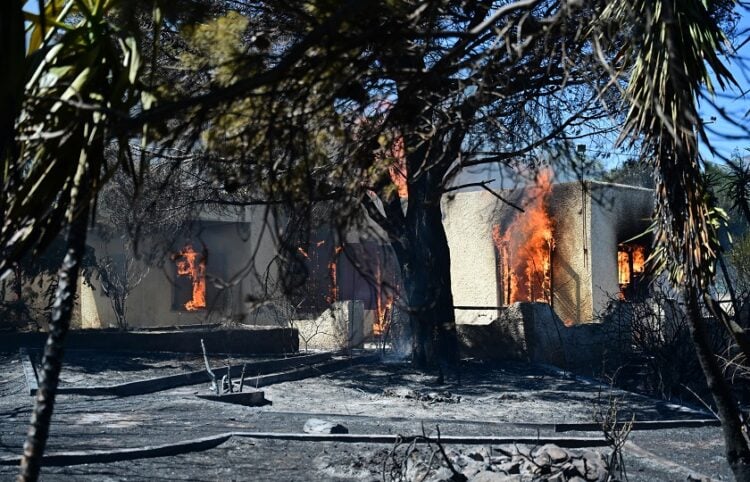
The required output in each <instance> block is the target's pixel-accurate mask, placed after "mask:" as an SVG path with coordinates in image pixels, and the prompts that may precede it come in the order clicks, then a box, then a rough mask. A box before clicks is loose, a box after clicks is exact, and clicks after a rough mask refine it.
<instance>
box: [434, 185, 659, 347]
mask: <svg viewBox="0 0 750 482" xmlns="http://www.w3.org/2000/svg"><path fill="white" fill-rule="evenodd" d="M500 197H502V200H501V199H499V198H498V197H496V196H493V195H492V194H491V193H489V192H485V191H479V192H462V193H457V194H456V195H454V196H452V197H451V198H450V199H448V200H447V201H446V202H445V204H444V213H445V214H444V224H445V228H446V232H447V235H448V239H449V244H450V248H451V277H452V283H453V298H454V304H455V306H456V311H455V315H456V320H457V323H459V325H462V326H460V328H461V329H460V330H459V331H461V332H463V333H464V334H466V338H467V340H466V343H467V344H468V345H472V344H473V345H476V344H477V343H479V342H480V341H479V340H482V339H484V340H485V342H486V341H487V340H488V338H487V337H488V336H493V337H495V338H502V339H505V340H510V341H509V343H510V344H509V345H508V346H506V347H505V348H499V351H501V352H502V351H506V352H513V353H515V354H516V355H517V356H524V357H531V358H534V357H535V355H534V352H536V354H537V355H538V356H536V357H537V358H539V357H542V358H544V359H546V360H549V358H550V356H551V355H550V353H549V352H550V351H554V350H551V349H550V346H549V345H550V344H554V345H557V346H558V348H561V347H559V345H560V344H561V342H562V340H563V339H564V338H566V337H572V338H578V339H580V338H581V337H583V338H587V339H588V340H589V341H592V342H593V340H594V339H595V338H596V337H597V336H598V335H597V334H598V333H599V332H600V331H601V330H600V326H599V325H600V323H598V322H599V321H600V314H601V313H602V312H604V310H605V309H606V308H607V307H608V306H610V305H611V303H612V302H613V301H615V300H618V299H629V298H633V297H637V296H642V295H643V294H644V290H645V287H646V286H647V284H648V283H647V280H646V279H645V276H646V272H645V269H644V265H645V260H646V259H647V256H648V248H649V246H650V240H649V239H647V238H646V237H643V236H641V235H642V234H643V233H644V232H646V231H647V229H648V227H649V225H650V219H651V213H652V210H653V192H652V191H651V190H649V189H644V188H639V187H634V186H625V185H619V184H609V183H602V182H594V181H587V182H585V183H579V182H570V183H559V184H552V183H551V180H550V178H549V177H548V176H547V175H546V174H544V173H543V174H542V175H540V176H539V177H538V179H537V183H536V184H535V185H532V186H531V187H528V188H525V189H518V190H513V191H503V192H501V193H500ZM518 208H520V209H522V210H523V211H521V210H519V209H518ZM490 326H493V327H494V328H492V329H490V328H489V327H490ZM483 327H485V328H486V329H485V328H483ZM568 327H576V329H571V330H568V329H566V328H568ZM584 332H586V333H585V334H583V333H584ZM492 333H494V334H492ZM582 334H583V335H582ZM472 339H473V341H472ZM569 345H570V346H569V347H568V349H573V350H575V348H574V346H575V345H576V344H575V343H573V342H571V343H569ZM521 352H523V353H521ZM543 352H544V354H543V355H542V353H543ZM553 358H554V357H553ZM551 361H557V362H559V360H551Z"/></svg>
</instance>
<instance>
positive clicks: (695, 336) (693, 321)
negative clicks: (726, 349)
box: [684, 286, 750, 481]
mask: <svg viewBox="0 0 750 482" xmlns="http://www.w3.org/2000/svg"><path fill="white" fill-rule="evenodd" d="M684 296H685V301H686V303H687V319H688V324H689V327H690V336H691V338H692V341H693V344H694V346H695V351H696V354H697V355H698V361H699V362H700V365H701V368H702V369H703V374H704V375H705V377H706V383H707V384H708V389H709V391H710V392H711V396H712V397H713V399H714V403H715V404H716V409H717V411H718V414H719V417H720V419H721V428H722V431H723V433H724V444H725V445H726V447H725V449H726V453H727V461H728V462H729V466H730V468H731V469H732V473H733V474H734V477H735V479H736V480H738V481H750V448H749V447H748V441H747V439H746V438H745V435H744V433H743V429H742V421H741V416H740V412H739V409H738V407H737V403H736V401H735V399H734V396H733V395H732V392H731V390H730V388H729V384H728V383H727V381H726V379H725V378H724V374H723V373H722V370H721V368H720V367H719V362H718V360H717V359H716V354H715V353H714V351H713V348H712V347H711V345H710V343H709V336H708V332H707V330H706V326H705V322H704V321H703V315H702V313H701V309H700V304H699V299H700V297H699V294H698V289H697V288H696V287H692V286H686V287H685V289H684Z"/></svg>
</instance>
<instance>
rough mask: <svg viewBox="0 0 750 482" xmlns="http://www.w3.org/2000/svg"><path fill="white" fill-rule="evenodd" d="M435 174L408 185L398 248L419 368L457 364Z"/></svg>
mask: <svg viewBox="0 0 750 482" xmlns="http://www.w3.org/2000/svg"><path fill="white" fill-rule="evenodd" d="M433 176H434V175H433V174H429V173H428V174H424V175H422V176H420V177H419V178H417V179H414V180H413V181H412V182H410V183H409V200H408V210H407V213H406V216H405V219H404V238H405V242H406V245H407V246H408V247H409V248H408V249H405V250H396V253H397V256H398V257H399V263H400V265H401V273H402V278H403V280H402V281H403V287H404V293H405V295H406V301H407V306H408V311H409V319H410V322H411V328H412V335H413V339H412V359H413V362H414V365H415V366H417V367H420V368H427V367H433V368H434V367H438V368H441V371H442V367H443V366H444V365H446V364H448V365H455V364H456V363H457V361H458V342H457V336H456V320H455V316H454V311H453V294H452V292H451V272H450V263H451V261H450V250H449V248H448V238H447V237H446V234H445V228H444V227H443V219H442V218H443V216H442V210H441V207H440V197H441V190H440V189H439V184H437V182H439V181H441V180H442V179H434V178H433Z"/></svg>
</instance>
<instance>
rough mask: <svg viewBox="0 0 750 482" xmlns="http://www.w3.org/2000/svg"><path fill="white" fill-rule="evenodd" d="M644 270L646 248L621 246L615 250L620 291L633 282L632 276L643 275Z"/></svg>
mask: <svg viewBox="0 0 750 482" xmlns="http://www.w3.org/2000/svg"><path fill="white" fill-rule="evenodd" d="M645 269H646V247H645V246H641V245H638V244H621V245H620V246H619V247H618V249H617V282H618V283H619V284H620V289H621V291H620V299H624V298H625V294H624V293H623V291H622V290H624V289H625V287H626V286H627V285H629V284H630V283H631V282H632V281H633V275H636V274H643V272H644V271H645Z"/></svg>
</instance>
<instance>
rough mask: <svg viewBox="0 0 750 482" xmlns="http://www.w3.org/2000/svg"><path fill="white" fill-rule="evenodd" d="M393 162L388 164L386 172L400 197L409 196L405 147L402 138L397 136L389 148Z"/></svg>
mask: <svg viewBox="0 0 750 482" xmlns="http://www.w3.org/2000/svg"><path fill="white" fill-rule="evenodd" d="M391 155H392V156H393V159H394V161H393V163H392V164H391V165H390V166H388V174H389V175H390V176H391V182H392V183H393V185H394V186H396V192H397V194H398V197H399V198H401V199H407V198H408V197H409V187H408V184H407V182H406V149H405V148H404V138H403V137H401V136H399V138H398V139H396V140H395V141H394V143H393V147H392V148H391Z"/></svg>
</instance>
